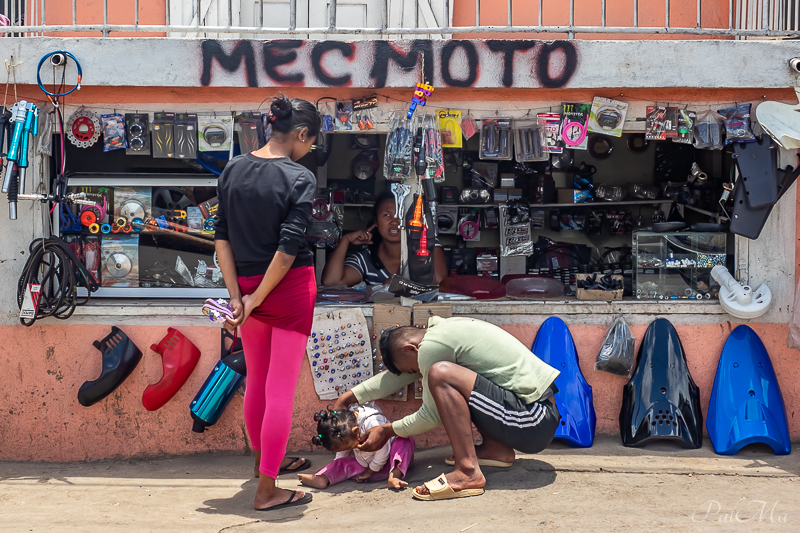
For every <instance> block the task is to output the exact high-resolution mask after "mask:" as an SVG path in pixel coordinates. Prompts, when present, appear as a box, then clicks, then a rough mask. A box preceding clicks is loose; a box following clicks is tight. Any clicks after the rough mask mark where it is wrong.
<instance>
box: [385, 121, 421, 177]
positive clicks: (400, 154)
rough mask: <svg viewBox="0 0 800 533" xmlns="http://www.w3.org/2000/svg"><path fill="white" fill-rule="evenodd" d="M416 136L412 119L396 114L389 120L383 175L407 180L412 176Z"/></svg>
mask: <svg viewBox="0 0 800 533" xmlns="http://www.w3.org/2000/svg"><path fill="white" fill-rule="evenodd" d="M413 148H414V136H413V134H412V132H411V121H410V120H409V119H407V118H406V117H405V116H402V115H400V114H395V115H394V116H393V117H392V118H391V119H390V121H389V134H388V135H387V137H386V156H385V157H384V158H383V176H384V178H385V179H387V180H389V181H406V180H408V179H409V177H410V176H411V165H412V151H413Z"/></svg>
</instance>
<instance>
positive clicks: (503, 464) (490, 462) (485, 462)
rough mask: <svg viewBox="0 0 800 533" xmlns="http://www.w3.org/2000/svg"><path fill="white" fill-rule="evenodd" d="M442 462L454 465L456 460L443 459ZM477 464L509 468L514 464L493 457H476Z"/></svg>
mask: <svg viewBox="0 0 800 533" xmlns="http://www.w3.org/2000/svg"><path fill="white" fill-rule="evenodd" d="M444 464H446V465H450V466H455V464H456V461H455V459H445V460H444ZM478 464H479V465H480V466H494V467H497V468H511V467H512V466H514V463H513V462H512V463H507V462H505V461H496V460H494V459H478Z"/></svg>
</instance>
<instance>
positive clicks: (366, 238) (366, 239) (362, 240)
mask: <svg viewBox="0 0 800 533" xmlns="http://www.w3.org/2000/svg"><path fill="white" fill-rule="evenodd" d="M375 226H377V224H373V225H372V226H370V227H369V228H367V229H365V230H359V231H353V232H351V233H348V234H347V235H345V238H346V239H347V240H348V241H350V244H355V245H361V244H372V230H374V229H375Z"/></svg>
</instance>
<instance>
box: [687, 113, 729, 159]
mask: <svg viewBox="0 0 800 533" xmlns="http://www.w3.org/2000/svg"><path fill="white" fill-rule="evenodd" d="M724 133H725V117H723V116H722V115H720V114H719V113H716V112H714V111H710V110H709V111H703V112H701V113H699V114H698V115H697V120H695V123H694V127H693V129H692V134H693V135H694V147H695V148H698V149H701V150H722V147H723V140H724V139H723V137H724Z"/></svg>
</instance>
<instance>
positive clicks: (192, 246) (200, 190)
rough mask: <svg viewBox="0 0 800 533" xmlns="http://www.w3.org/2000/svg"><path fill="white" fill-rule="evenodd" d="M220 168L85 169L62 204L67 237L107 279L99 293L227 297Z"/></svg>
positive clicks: (98, 274)
mask: <svg viewBox="0 0 800 533" xmlns="http://www.w3.org/2000/svg"><path fill="white" fill-rule="evenodd" d="M216 186H217V180H216V177H215V176H207V175H186V174H183V175H180V174H173V175H170V174H163V175H161V174H125V175H114V174H80V175H75V176H71V177H70V179H69V183H68V192H70V193H83V194H84V196H85V199H86V200H89V201H91V202H94V205H77V204H75V205H66V204H62V205H61V206H59V207H58V210H59V211H58V214H57V219H58V221H59V230H60V231H59V233H60V236H61V238H62V239H63V240H64V241H65V242H66V243H67V244H68V245H69V246H70V248H71V249H72V250H73V251H74V252H75V253H76V255H78V256H79V257H80V258H81V260H82V261H83V262H84V264H85V265H86V267H87V268H88V269H89V270H90V271H91V272H92V273H94V274H95V276H96V277H97V278H98V280H99V281H100V289H99V290H98V291H97V292H96V293H94V296H100V297H142V298H153V297H156V298H161V297H172V298H175V297H193V298H211V297H227V295H228V292H227V290H226V289H225V283H224V281H223V279H222V272H221V271H220V269H219V265H218V263H217V260H216V255H215V253H214V216H215V208H216Z"/></svg>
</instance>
